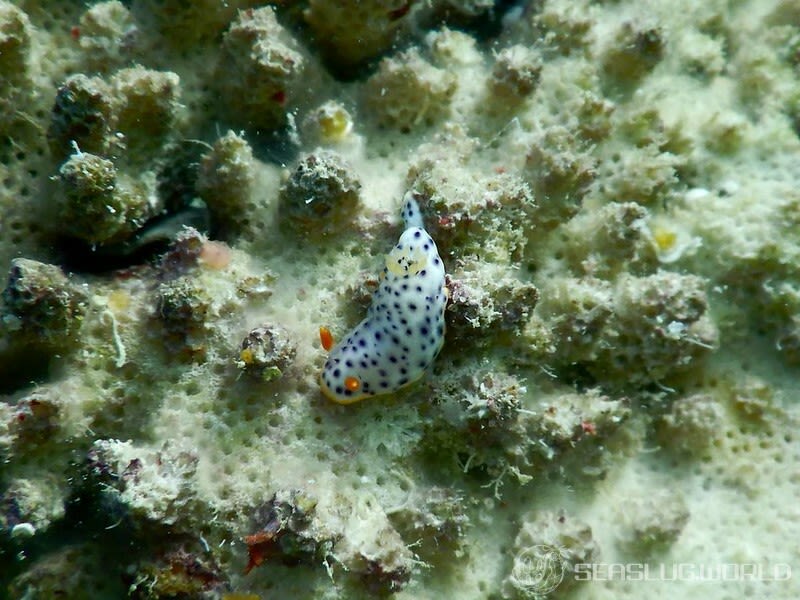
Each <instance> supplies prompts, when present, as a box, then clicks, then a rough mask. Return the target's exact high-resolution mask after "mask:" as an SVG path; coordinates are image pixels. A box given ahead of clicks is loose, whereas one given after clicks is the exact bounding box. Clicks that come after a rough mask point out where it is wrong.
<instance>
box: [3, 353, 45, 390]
mask: <svg viewBox="0 0 800 600" xmlns="http://www.w3.org/2000/svg"><path fill="white" fill-rule="evenodd" d="M51 361H52V353H51V352H48V351H46V350H45V349H44V348H33V347H30V346H24V347H19V346H15V347H13V348H11V349H9V350H6V351H5V352H2V353H0V395H10V394H14V393H17V392H20V391H22V390H24V389H26V388H29V387H34V386H36V385H38V384H41V383H44V382H46V381H48V380H49V379H50V374H51Z"/></svg>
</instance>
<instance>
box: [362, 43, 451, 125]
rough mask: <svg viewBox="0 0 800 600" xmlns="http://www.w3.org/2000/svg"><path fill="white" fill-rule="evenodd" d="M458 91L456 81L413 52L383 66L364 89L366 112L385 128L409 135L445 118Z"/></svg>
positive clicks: (384, 60) (388, 59) (386, 60)
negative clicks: (410, 132)
mask: <svg viewBox="0 0 800 600" xmlns="http://www.w3.org/2000/svg"><path fill="white" fill-rule="evenodd" d="M455 91H456V79H455V77H453V75H452V74H451V73H448V72H447V71H445V70H444V69H439V68H437V67H434V66H433V65H432V64H430V63H429V62H428V61H426V60H425V59H424V58H423V57H422V54H421V53H420V51H419V49H417V48H412V49H410V50H407V51H406V52H402V53H400V54H397V55H395V56H392V57H390V58H384V59H383V60H382V61H381V62H380V64H379V65H378V70H377V71H376V72H375V73H374V74H373V75H372V76H371V77H370V78H369V79H368V80H367V83H366V85H365V87H364V97H363V105H364V112H365V114H366V115H367V116H368V117H370V118H371V119H373V120H374V121H375V122H376V123H377V124H378V125H380V126H382V127H388V128H392V129H397V130H399V131H401V132H405V133H407V132H409V131H411V130H413V129H416V128H418V127H424V126H427V125H431V124H432V123H434V122H436V121H438V120H440V119H443V118H444V117H446V116H447V114H448V112H449V111H450V99H451V98H452V96H453V94H454V93H455Z"/></svg>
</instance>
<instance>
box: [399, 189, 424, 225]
mask: <svg viewBox="0 0 800 600" xmlns="http://www.w3.org/2000/svg"><path fill="white" fill-rule="evenodd" d="M403 226H404V228H405V229H410V228H411V227H419V228H420V229H425V224H424V223H423V222H422V213H421V212H420V210H419V204H417V201H416V200H415V199H414V193H413V192H412V191H411V190H409V191H407V192H406V195H405V196H404V197H403Z"/></svg>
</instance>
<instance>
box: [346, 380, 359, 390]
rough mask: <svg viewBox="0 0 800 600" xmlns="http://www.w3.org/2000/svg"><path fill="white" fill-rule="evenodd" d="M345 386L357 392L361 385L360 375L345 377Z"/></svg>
mask: <svg viewBox="0 0 800 600" xmlns="http://www.w3.org/2000/svg"><path fill="white" fill-rule="evenodd" d="M344 387H346V388H347V389H348V390H350V391H351V392H357V391H358V388H360V387H361V382H360V381H359V380H358V377H345V378H344Z"/></svg>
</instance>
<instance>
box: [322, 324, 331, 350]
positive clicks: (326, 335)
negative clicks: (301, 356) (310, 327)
mask: <svg viewBox="0 0 800 600" xmlns="http://www.w3.org/2000/svg"><path fill="white" fill-rule="evenodd" d="M319 342H320V343H321V344H322V347H323V348H325V350H327V351H329V352H330V349H331V348H333V334H332V333H331V330H330V329H328V328H327V327H320V328H319Z"/></svg>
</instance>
